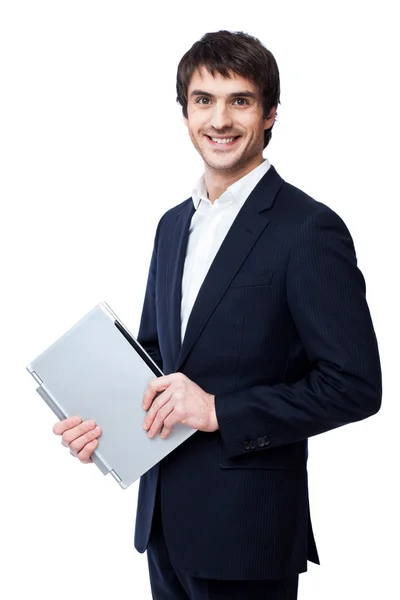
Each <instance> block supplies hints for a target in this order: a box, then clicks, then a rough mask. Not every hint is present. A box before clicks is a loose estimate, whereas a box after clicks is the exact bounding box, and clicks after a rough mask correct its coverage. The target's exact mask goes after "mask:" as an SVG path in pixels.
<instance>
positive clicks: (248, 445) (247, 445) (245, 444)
mask: <svg viewBox="0 0 400 600" xmlns="http://www.w3.org/2000/svg"><path fill="white" fill-rule="evenodd" d="M243 446H244V447H245V448H246V450H250V442H247V441H246V442H244V444H243Z"/></svg>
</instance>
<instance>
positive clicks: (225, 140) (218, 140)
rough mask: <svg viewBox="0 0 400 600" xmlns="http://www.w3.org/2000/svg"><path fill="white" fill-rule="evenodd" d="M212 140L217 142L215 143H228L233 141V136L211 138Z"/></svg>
mask: <svg viewBox="0 0 400 600" xmlns="http://www.w3.org/2000/svg"><path fill="white" fill-rule="evenodd" d="M211 139H212V141H213V142H217V144H229V142H233V141H234V139H235V138H234V137H232V138H213V137H212V138H211Z"/></svg>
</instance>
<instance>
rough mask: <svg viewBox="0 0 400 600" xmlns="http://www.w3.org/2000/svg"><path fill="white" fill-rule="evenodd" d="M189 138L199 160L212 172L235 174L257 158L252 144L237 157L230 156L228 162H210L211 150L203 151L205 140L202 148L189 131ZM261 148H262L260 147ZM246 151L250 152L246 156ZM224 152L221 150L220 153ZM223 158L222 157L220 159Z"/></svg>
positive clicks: (256, 151)
mask: <svg viewBox="0 0 400 600" xmlns="http://www.w3.org/2000/svg"><path fill="white" fill-rule="evenodd" d="M189 136H190V139H191V140H192V144H193V146H194V147H195V148H196V150H197V152H198V153H199V154H200V156H201V158H202V159H203V161H204V164H205V165H206V166H207V167H208V168H209V169H210V170H212V171H217V172H225V173H229V174H232V173H235V172H236V171H238V170H240V169H243V168H244V167H246V166H247V165H248V164H250V163H251V162H252V161H253V160H254V159H255V157H256V156H258V153H259V152H258V148H256V146H255V145H254V144H252V146H251V147H250V148H249V147H247V148H244V149H243V150H242V152H241V153H240V154H239V155H238V156H232V158H228V157H227V158H228V160H226V162H225V161H223V160H218V159H216V160H215V161H214V160H212V150H211V148H210V149H205V148H206V146H205V145H206V144H207V143H208V142H207V140H205V139H204V147H203V145H202V144H200V143H199V142H198V140H197V138H196V136H195V135H194V134H192V132H191V131H189ZM261 148H262V147H261ZM246 150H247V151H250V152H249V153H248V154H247V152H246ZM222 152H224V151H223V150H222V151H221V154H222ZM210 157H211V158H210ZM221 158H223V157H221Z"/></svg>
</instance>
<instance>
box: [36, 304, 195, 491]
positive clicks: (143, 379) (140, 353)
mask: <svg viewBox="0 0 400 600" xmlns="http://www.w3.org/2000/svg"><path fill="white" fill-rule="evenodd" d="M27 370H28V371H29V372H30V373H31V375H32V376H33V377H34V379H35V380H36V382H37V383H38V384H39V387H38V388H37V390H36V391H37V392H38V394H39V395H40V396H41V397H42V398H43V399H44V400H45V402H46V403H47V404H48V406H49V407H50V408H51V409H52V410H53V412H54V413H55V415H56V416H57V417H58V418H59V419H65V418H67V417H70V416H73V415H80V416H81V417H82V419H84V420H86V419H93V420H94V421H96V423H97V424H98V425H99V426H100V427H101V428H102V435H101V436H100V437H99V438H98V440H99V444H98V446H97V449H96V450H95V451H94V452H93V454H92V460H93V462H94V463H95V464H96V465H97V466H98V468H99V469H100V470H101V471H102V473H104V474H107V473H111V474H112V475H113V477H114V478H115V479H116V481H117V482H118V483H119V485H120V486H121V487H122V488H124V489H125V488H126V487H128V486H129V485H130V484H131V483H133V482H134V481H135V480H136V479H138V478H139V477H140V476H141V475H143V473H145V472H146V471H148V470H149V469H150V468H151V467H153V466H154V465H155V464H157V463H158V462H159V461H160V460H161V459H162V458H164V457H165V456H167V454H169V453H170V452H172V451H173V450H174V449H175V448H176V447H177V446H179V445H180V444H182V443H183V442H184V441H185V440H186V439H188V438H189V437H190V436H191V435H193V433H195V431H196V430H194V429H192V428H190V427H187V426H186V425H183V424H180V423H178V424H177V425H175V426H174V428H173V429H172V432H171V434H170V435H169V437H168V438H166V439H162V438H160V436H159V435H157V436H155V437H154V438H152V439H150V438H148V437H147V432H146V431H145V430H144V429H143V428H142V423H143V421H144V418H145V415H146V414H147V413H146V411H144V410H143V409H142V406H141V405H142V399H143V395H144V392H145V390H146V388H147V385H148V383H149V382H150V381H151V380H152V379H154V377H160V376H162V375H163V373H162V371H161V370H160V369H159V367H158V366H157V365H156V363H155V362H154V361H153V360H152V358H151V357H150V356H149V355H148V354H147V352H146V351H145V350H144V348H143V347H142V346H141V345H140V344H139V342H138V341H137V340H136V339H135V338H134V337H133V336H132V334H131V333H130V332H129V331H128V329H127V328H126V327H125V326H124V325H123V324H122V322H121V321H120V320H119V319H118V317H117V316H116V315H115V313H114V312H113V311H112V310H111V308H110V307H109V306H108V305H107V304H106V303H105V302H101V303H100V304H98V305H97V306H95V308H93V309H92V310H91V311H90V312H89V313H88V314H87V315H86V316H85V317H83V318H82V319H81V320H80V321H79V322H78V323H76V324H75V325H74V326H73V327H72V328H71V329H70V330H68V331H67V332H66V333H65V334H64V335H63V336H62V337H61V338H60V339H58V340H57V341H56V342H54V343H53V344H52V345H51V346H50V347H49V348H48V349H47V350H45V351H44V352H43V353H42V354H40V356H38V357H37V358H36V359H35V360H33V361H32V362H31V363H30V364H29V365H28V366H27Z"/></svg>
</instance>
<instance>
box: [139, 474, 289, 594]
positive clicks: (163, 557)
mask: <svg viewBox="0 0 400 600" xmlns="http://www.w3.org/2000/svg"><path fill="white" fill-rule="evenodd" d="M147 560H148V565H149V576H150V585H151V591H152V597H153V600H297V589H298V579H299V576H298V575H294V576H293V577H290V578H287V579H266V580H261V581H260V580H257V581H240V580H239V581H237V580H230V581H227V580H222V579H203V578H200V577H193V576H192V575H189V574H188V573H186V572H185V571H182V570H181V569H178V568H177V567H174V566H173V565H172V563H171V560H170V557H169V554H168V548H167V544H166V541H165V537H164V531H163V526H162V516H161V502H160V485H159V484H158V486H157V495H156V501H155V507H154V517H153V523H152V529H151V534H150V540H149V545H148V548H147Z"/></svg>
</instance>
